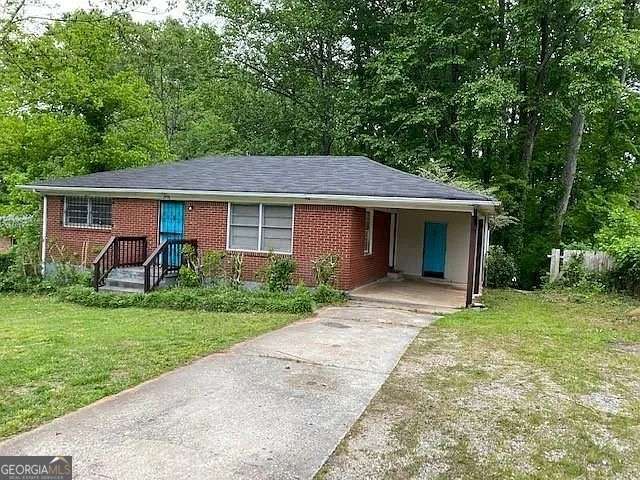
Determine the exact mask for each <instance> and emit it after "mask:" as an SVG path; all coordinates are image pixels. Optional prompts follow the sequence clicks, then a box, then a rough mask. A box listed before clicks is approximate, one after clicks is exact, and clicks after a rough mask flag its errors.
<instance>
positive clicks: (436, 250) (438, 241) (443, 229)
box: [422, 222, 447, 278]
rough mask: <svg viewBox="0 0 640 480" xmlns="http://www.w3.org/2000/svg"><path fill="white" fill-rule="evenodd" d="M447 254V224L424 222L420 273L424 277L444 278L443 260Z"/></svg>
mask: <svg viewBox="0 0 640 480" xmlns="http://www.w3.org/2000/svg"><path fill="white" fill-rule="evenodd" d="M446 256H447V224H446V223H432V222H426V223H425V224H424V249H423V257H422V274H423V275H424V276H426V277H438V278H444V260H445V257H446Z"/></svg>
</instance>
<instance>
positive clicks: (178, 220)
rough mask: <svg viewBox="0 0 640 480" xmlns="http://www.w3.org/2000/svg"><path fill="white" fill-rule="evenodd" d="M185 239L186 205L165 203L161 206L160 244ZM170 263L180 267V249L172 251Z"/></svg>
mask: <svg viewBox="0 0 640 480" xmlns="http://www.w3.org/2000/svg"><path fill="white" fill-rule="evenodd" d="M183 238H184V203H183V202H169V201H165V202H162V203H161V204H160V243H162V242H164V241H165V240H182V239H183ZM170 252H171V255H170V258H169V259H168V262H169V263H170V264H171V265H173V266H179V265H180V256H181V249H180V248H172V249H170Z"/></svg>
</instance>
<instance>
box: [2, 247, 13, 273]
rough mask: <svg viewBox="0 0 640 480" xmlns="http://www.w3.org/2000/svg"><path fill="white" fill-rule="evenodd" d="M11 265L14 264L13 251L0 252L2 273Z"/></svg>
mask: <svg viewBox="0 0 640 480" xmlns="http://www.w3.org/2000/svg"><path fill="white" fill-rule="evenodd" d="M11 265H13V253H12V252H9V253H0V274H4V273H6V272H7V271H9V268H10V267H11Z"/></svg>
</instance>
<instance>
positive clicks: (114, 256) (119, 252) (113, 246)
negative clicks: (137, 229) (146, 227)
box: [93, 236, 147, 291]
mask: <svg viewBox="0 0 640 480" xmlns="http://www.w3.org/2000/svg"><path fill="white" fill-rule="evenodd" d="M146 258H147V237H122V236H114V237H111V239H109V241H108V242H107V244H106V245H105V246H104V248H103V249H102V251H101V252H100V253H99V254H98V256H97V257H96V258H95V260H94V261H93V288H95V289H96V291H98V289H99V288H100V287H102V286H104V282H105V279H106V278H107V275H109V272H111V270H113V269H114V268H118V267H135V266H141V265H142V264H143V263H144V261H145V259H146Z"/></svg>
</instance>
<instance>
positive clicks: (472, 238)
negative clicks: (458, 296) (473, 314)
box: [466, 209, 478, 307]
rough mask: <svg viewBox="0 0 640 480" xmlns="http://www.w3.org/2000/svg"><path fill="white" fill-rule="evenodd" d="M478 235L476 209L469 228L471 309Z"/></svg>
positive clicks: (469, 303) (468, 287)
mask: <svg viewBox="0 0 640 480" xmlns="http://www.w3.org/2000/svg"><path fill="white" fill-rule="evenodd" d="M477 235H478V210H477V209H474V210H473V214H472V215H471V221H470V228H469V264H468V269H467V270H468V272H467V301H466V306H467V307H470V306H471V304H472V303H473V282H474V279H475V267H476V242H477V239H476V236H477Z"/></svg>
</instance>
